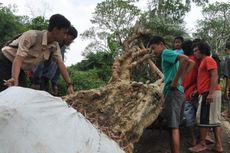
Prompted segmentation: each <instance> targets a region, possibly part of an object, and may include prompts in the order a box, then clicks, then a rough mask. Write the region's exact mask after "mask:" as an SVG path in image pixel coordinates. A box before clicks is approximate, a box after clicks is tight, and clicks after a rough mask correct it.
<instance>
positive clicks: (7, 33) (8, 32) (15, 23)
mask: <svg viewBox="0 0 230 153" xmlns="http://www.w3.org/2000/svg"><path fill="white" fill-rule="evenodd" d="M15 9H16V6H8V7H5V6H2V5H1V4H0V47H1V48H2V47H3V45H4V44H5V43H6V42H7V41H8V40H11V39H12V38H13V37H15V36H16V35H18V34H20V33H23V32H25V31H27V30H29V29H34V30H43V29H47V26H48V21H47V20H45V18H44V17H42V16H38V17H35V18H33V19H30V18H29V17H28V16H17V15H15Z"/></svg>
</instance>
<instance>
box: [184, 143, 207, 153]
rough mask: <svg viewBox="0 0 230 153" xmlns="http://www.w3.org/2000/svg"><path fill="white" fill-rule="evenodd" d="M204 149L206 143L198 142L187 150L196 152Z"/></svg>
mask: <svg viewBox="0 0 230 153" xmlns="http://www.w3.org/2000/svg"><path fill="white" fill-rule="evenodd" d="M206 149H207V146H206V145H202V144H198V145H196V146H194V147H191V148H189V149H188V150H189V151H190V152H194V153H196V152H201V151H204V150H206Z"/></svg>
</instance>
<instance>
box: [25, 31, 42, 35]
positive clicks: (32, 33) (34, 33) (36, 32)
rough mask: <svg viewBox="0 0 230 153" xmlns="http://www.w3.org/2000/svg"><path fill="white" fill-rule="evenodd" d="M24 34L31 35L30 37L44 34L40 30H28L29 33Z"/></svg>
mask: <svg viewBox="0 0 230 153" xmlns="http://www.w3.org/2000/svg"><path fill="white" fill-rule="evenodd" d="M23 34H25V35H30V36H37V35H39V34H43V31H40V30H28V31H26V32H24V33H23Z"/></svg>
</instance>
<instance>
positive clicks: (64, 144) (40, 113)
mask: <svg viewBox="0 0 230 153" xmlns="http://www.w3.org/2000/svg"><path fill="white" fill-rule="evenodd" d="M0 153H124V151H123V150H122V149H121V148H120V147H119V146H118V144H117V143H115V142H114V141H112V140H111V139H110V138H108V137H107V136H106V135H105V134H103V133H101V132H99V130H97V129H96V128H95V127H94V126H93V125H92V124H91V123H90V122H89V121H88V120H86V119H85V117H84V116H83V115H81V114H80V113H78V112H77V111H76V110H75V109H73V108H71V107H68V105H67V104H66V102H65V101H63V100H62V99H61V98H57V97H53V96H52V95H50V94H48V93H47V92H44V91H36V90H32V89H27V88H21V87H10V88H8V89H7V90H5V91H2V92H0Z"/></svg>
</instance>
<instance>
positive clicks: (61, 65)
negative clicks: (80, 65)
mask: <svg viewBox="0 0 230 153" xmlns="http://www.w3.org/2000/svg"><path fill="white" fill-rule="evenodd" d="M55 62H56V63H57V65H58V68H59V70H60V73H61V75H62V77H63V79H64V80H65V82H66V85H67V88H68V89H67V93H68V94H72V93H74V90H73V84H72V82H71V79H70V77H69V73H68V71H67V68H66V66H65V64H64V63H63V61H62V60H55Z"/></svg>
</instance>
